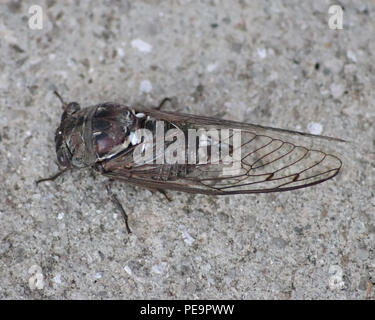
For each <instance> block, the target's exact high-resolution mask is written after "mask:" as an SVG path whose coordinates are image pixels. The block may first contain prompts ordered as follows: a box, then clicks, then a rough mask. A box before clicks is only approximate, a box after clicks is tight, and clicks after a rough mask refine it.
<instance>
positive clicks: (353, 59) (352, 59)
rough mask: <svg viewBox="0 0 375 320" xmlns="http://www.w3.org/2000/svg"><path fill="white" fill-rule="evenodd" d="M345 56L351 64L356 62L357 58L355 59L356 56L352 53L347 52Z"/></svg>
mask: <svg viewBox="0 0 375 320" xmlns="http://www.w3.org/2000/svg"><path fill="white" fill-rule="evenodd" d="M346 56H347V57H348V59H349V60H351V61H353V62H357V57H356V55H355V53H354V52H353V51H351V50H348V51H347V53H346Z"/></svg>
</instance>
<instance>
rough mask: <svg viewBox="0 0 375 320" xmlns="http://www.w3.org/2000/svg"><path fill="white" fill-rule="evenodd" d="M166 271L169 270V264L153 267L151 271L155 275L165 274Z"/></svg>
mask: <svg viewBox="0 0 375 320" xmlns="http://www.w3.org/2000/svg"><path fill="white" fill-rule="evenodd" d="M166 269H167V263H166V262H162V263H159V264H157V265H154V266H152V268H151V271H152V272H153V273H157V274H163V273H164V272H165V270H166Z"/></svg>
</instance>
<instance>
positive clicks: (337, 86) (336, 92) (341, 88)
mask: <svg viewBox="0 0 375 320" xmlns="http://www.w3.org/2000/svg"><path fill="white" fill-rule="evenodd" d="M330 90H331V94H332V96H333V97H334V98H335V99H338V98H340V97H341V96H342V95H343V93H344V92H345V85H344V84H343V83H332V84H331V86H330Z"/></svg>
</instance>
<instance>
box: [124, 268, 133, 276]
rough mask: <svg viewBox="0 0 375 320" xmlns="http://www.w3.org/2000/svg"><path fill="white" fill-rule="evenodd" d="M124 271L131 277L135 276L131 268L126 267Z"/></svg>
mask: <svg viewBox="0 0 375 320" xmlns="http://www.w3.org/2000/svg"><path fill="white" fill-rule="evenodd" d="M124 270H125V272H126V273H127V274H128V275H129V276H131V275H133V271H132V269H130V267H129V266H125V267H124Z"/></svg>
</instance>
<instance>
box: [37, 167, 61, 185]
mask: <svg viewBox="0 0 375 320" xmlns="http://www.w3.org/2000/svg"><path fill="white" fill-rule="evenodd" d="M67 170H68V169H64V170H61V171H59V172H57V173H55V174H54V175H53V176H51V177H48V178H43V179H39V180H37V181H35V183H36V184H39V183H41V182H44V181H54V180H56V178H57V177H59V176H61V175H62V174H63V173H64V172H65V171H67Z"/></svg>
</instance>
